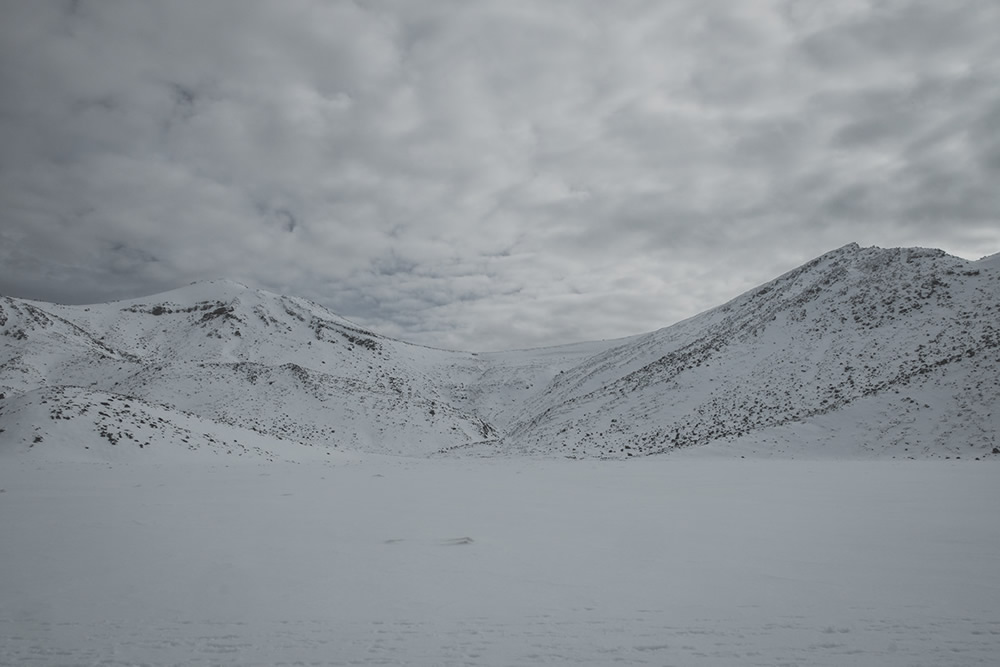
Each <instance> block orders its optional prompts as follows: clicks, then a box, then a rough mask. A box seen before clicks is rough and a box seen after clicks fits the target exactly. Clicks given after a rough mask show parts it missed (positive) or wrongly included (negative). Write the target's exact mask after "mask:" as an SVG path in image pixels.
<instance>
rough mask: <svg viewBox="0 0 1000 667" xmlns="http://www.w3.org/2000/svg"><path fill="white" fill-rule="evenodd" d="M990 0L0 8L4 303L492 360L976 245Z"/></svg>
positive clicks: (444, 0)
mask: <svg viewBox="0 0 1000 667" xmlns="http://www.w3.org/2000/svg"><path fill="white" fill-rule="evenodd" d="M997 35H1000V3H998V2H996V0H947V1H941V0H928V1H926V2H921V1H916V0H830V1H829V2H827V1H824V2H816V1H815V0H655V1H649V2H642V1H630V0H623V1H616V2H607V1H606V0H591V1H584V0H549V1H546V2H542V1H540V0H531V1H523V2H522V1H519V0H482V1H460V0H419V1H414V0H398V1H388V0H387V1H385V2H381V1H376V0H371V1H367V0H357V1H355V2H347V1H343V2H341V1H329V2H327V1H320V0H280V1H278V0H273V1H270V2H263V1H261V2H252V1H250V0H231V1H225V0H214V1H212V2H204V1H203V0H170V1H169V2H153V1H149V2H137V1H133V0H121V1H118V0H99V1H98V0H77V1H68V0H67V1H55V0H52V1H47V0H38V1H32V2H26V1H24V0H0V293H2V294H7V295H11V296H20V297H27V298H35V299H44V300H50V301H60V302H64V303H87V302H97V301H106V300H111V299H117V298H124V297H134V296H141V295H147V294H150V293H153V292H157V291H162V290H165V289H171V288H174V287H178V286H180V285H184V284H187V283H190V282H192V281H195V280H204V279H210V278H223V277H224V278H232V279H234V280H238V281H241V282H244V283H247V284H249V285H252V286H255V287H261V288H264V289H269V290H272V291H277V292H282V293H285V294H293V295H298V296H304V297H307V298H310V299H313V300H315V301H318V302H320V303H322V304H324V305H326V306H328V307H330V308H332V309H333V310H335V311H337V312H338V313H340V314H341V315H344V316H345V317H349V318H351V319H353V320H355V321H356V322H358V323H361V324H363V325H366V326H369V327H372V328H374V329H375V330H377V331H379V332H382V333H385V334H388V335H392V336H396V337H400V338H403V339H404V340H410V341H413V342H419V343H424V344H429V345H434V346H438V347H449V348H458V349H473V350H489V349H500V348H513V347H528V346H538V345H547V344H557V343H561V342H569V341H577V340H590V339H599V338H612V337H617V336H624V335H628V334H633V333H639V332H644V331H649V330H653V329H656V328H659V327H662V326H666V325H668V324H671V323H673V322H676V321H677V320H679V319H682V318H685V317H688V316H690V315H693V314H696V313H697V312H700V311H702V310H704V309H706V308H709V307H712V306H714V305H717V304H719V303H721V302H723V301H725V300H727V299H729V298H731V297H733V296H735V295H737V294H739V293H741V292H743V291H745V290H746V289H749V288H751V287H753V286H755V285H757V284H759V283H762V282H765V281H767V280H770V279H771V278H774V277H776V276H777V275H778V274H780V273H782V272H784V271H787V270H789V269H791V268H794V267H795V266H797V265H799V264H801V263H803V262H805V261H807V260H809V259H811V258H812V257H815V256H817V255H819V254H822V253H823V252H826V251H828V250H831V249H834V248H836V247H839V246H841V245H844V244H845V243H849V242H851V241H857V242H859V243H861V244H862V245H880V246H911V245H916V246H929V247H938V248H943V249H944V250H946V251H948V252H950V253H952V254H956V255H960V256H963V257H967V258H970V259H977V258H979V257H981V256H983V255H987V254H992V253H995V252H997V251H1000V39H998V38H997Z"/></svg>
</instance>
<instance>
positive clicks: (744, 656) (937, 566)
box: [0, 455, 1000, 667]
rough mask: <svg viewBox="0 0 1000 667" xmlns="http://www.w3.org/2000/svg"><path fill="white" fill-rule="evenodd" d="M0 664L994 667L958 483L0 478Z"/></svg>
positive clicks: (641, 474) (969, 465)
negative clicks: (850, 666)
mask: <svg viewBox="0 0 1000 667" xmlns="http://www.w3.org/2000/svg"><path fill="white" fill-rule="evenodd" d="M0 489H2V491H3V492H2V493H0V529H2V531H3V535H4V539H3V540H0V563H3V568H2V570H0V664H3V665H12V666H13V665H18V666H22V665H45V666H52V665H149V666H151V667H159V666H161V665H178V664H184V665H205V666H208V665H241V666H248V665H298V664H304V665H386V664H407V665H529V664H545V665H610V664H633V665H706V666H711V667H720V666H722V667H724V666H727V665H728V666H733V667H737V666H738V667H746V666H753V665H760V666H767V667H772V666H773V665H800V666H803V667H806V666H813V665H815V666H819V665H878V666H880V667H894V666H899V667H903V666H906V667H915V666H925V667H941V666H943V665H947V666H953V667H958V666H964V665H995V664H996V660H997V656H998V655H1000V574H998V573H1000V522H998V521H997V520H996V508H997V506H998V504H1000V486H998V485H997V484H996V470H995V469H994V464H989V463H983V462H979V463H977V462H974V461H964V460H963V461H937V462H932V461H863V462H859V461H788V460H751V459H746V460H741V459H735V460H733V459H729V460H719V459H717V458H713V457H694V456H685V457H653V458H647V459H644V460H642V461H639V462H636V461H628V462H608V461H593V460H591V461H567V460H553V459H546V460H540V459H530V458H524V459H515V458H511V459H491V460H471V459H445V460H428V459H406V458H400V457H396V458H388V457H378V456H374V455H364V456H360V457H359V456H346V455H345V456H341V457H338V458H336V459H335V460H333V461H331V462H314V463H312V464H310V465H305V464H293V463H281V462H275V463H266V462H262V461H260V460H251V459H246V458H244V459H238V460H233V461H229V460H228V459H224V460H222V461H220V460H216V461H214V462H211V461H210V462H203V463H202V464H201V465H190V459H189V460H188V462H187V463H160V464H153V465H151V464H147V463H143V462H136V461H131V462H127V463H122V462H116V463H111V464H107V463H100V464H98V463H93V464H81V463H73V464H66V463H51V462H38V461H36V460H34V459H30V458H25V457H19V458H17V459H9V460H6V461H4V465H3V466H2V467H0Z"/></svg>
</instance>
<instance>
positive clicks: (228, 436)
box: [0, 244, 1000, 460]
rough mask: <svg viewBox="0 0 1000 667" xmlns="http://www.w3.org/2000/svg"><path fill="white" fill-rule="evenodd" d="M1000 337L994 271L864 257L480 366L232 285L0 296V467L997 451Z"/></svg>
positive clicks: (996, 260) (853, 254) (929, 253)
mask: <svg viewBox="0 0 1000 667" xmlns="http://www.w3.org/2000/svg"><path fill="white" fill-rule="evenodd" d="M998 326H1000V255H994V256H992V257H988V258H984V259H982V260H979V261H976V262H970V261H966V260H963V259H960V258H957V257H952V256H949V255H946V254H945V253H943V252H941V251H939V250H927V249H919V248H896V249H881V248H860V247H859V246H857V245H856V244H851V245H848V246H844V247H843V248H840V249H838V250H835V251H833V252H830V253H827V254H825V255H823V256H821V257H819V258H817V259H815V260H813V261H811V262H809V263H807V264H805V265H804V266H802V267H800V268H798V269H796V270H794V271H791V272H789V273H787V274H785V275H783V276H780V277H779V278H777V279H775V280H773V281H771V282H769V283H767V284H765V285H762V286H761V287H758V288H756V289H754V290H751V291H749V292H747V293H746V294H744V295H742V296H740V297H737V298H736V299H734V300H732V301H730V302H729V303H726V304H724V305H722V306H719V307H717V308H714V309H712V310H709V311H707V312H705V313H702V314H701V315H698V316H696V317H693V318H691V319H689V320H686V321H684V322H680V323H678V324H675V325H673V326H670V327H667V328H664V329H660V330H658V331H655V332H651V333H649V334H645V335H640V336H635V337H631V338H628V339H622V340H618V341H601V342H593V343H584V344H577V345H567V346H561V347H554V348H544V349H537V350H520V351H510V352H500V353H487V354H476V353H469V352H455V351H447V350H439V349H433V348H428V347H422V346H417V345H412V344H409V343H405V342H402V341H398V340H394V339H391V338H387V337H385V336H381V335H379V334H377V333H374V332H372V331H368V330H366V329H364V328H363V327H360V326H357V325H356V324H354V323H352V322H350V321H349V320H346V319H344V318H342V317H340V316H338V315H336V314H335V313H332V312H330V311H329V310H327V309H325V308H323V307H322V306H319V305H317V304H315V303H311V302H309V301H306V300H304V299H299V298H294V297H288V296H282V295H278V294H273V293H270V292H266V291H263V290H255V289H251V288H249V287H247V286H245V285H241V284H239V283H234V282H231V281H213V282H207V283H195V284H192V285H189V286H187V287H183V288H180V289H177V290H173V291H170V292H165V293H163V294H158V295H155V296H150V297H146V298H143V299H133V300H127V301H118V302H114V303H108V304H96V305H90V306H65V305H56V304H48V303H41V302H36V301H27V300H23V299H16V298H11V297H0V429H3V430H2V431H0V452H3V451H17V452H24V451H31V452H35V453H38V452H58V454H53V455H58V456H60V457H66V456H83V457H84V458H93V457H96V458H101V457H104V458H106V457H108V456H116V457H120V456H141V457H144V458H149V457H154V456H160V455H162V454H163V453H164V452H170V455H176V454H178V453H179V452H180V453H183V455H184V456H187V455H189V453H190V452H200V453H202V454H205V453H207V454H210V455H212V456H256V457H263V458H265V459H274V458H291V459H295V460H298V459H301V458H302V457H303V456H306V457H307V456H313V455H321V456H329V455H331V453H332V454H334V455H336V453H337V452H338V451H340V452H343V451H365V452H375V453H383V454H404V455H416V456H425V455H433V454H439V455H440V454H450V455H462V454H465V455H489V456H495V455H521V454H528V455H543V456H566V457H599V458H628V457H635V456H643V455H649V454H657V453H664V452H668V451H673V450H689V449H690V448H693V447H698V448H699V451H706V452H707V451H715V452H721V453H726V454H740V455H748V454H750V455H774V454H779V455H780V454H783V455H803V454H807V455H811V456H824V455H830V456H849V457H857V456H876V457H900V458H902V457H920V458H925V457H956V458H957V457H962V458H969V457H983V456H992V455H994V451H995V448H997V447H998V445H1000V442H997V431H998V426H1000V372H998V371H1000V332H998Z"/></svg>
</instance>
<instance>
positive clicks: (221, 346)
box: [0, 281, 603, 455]
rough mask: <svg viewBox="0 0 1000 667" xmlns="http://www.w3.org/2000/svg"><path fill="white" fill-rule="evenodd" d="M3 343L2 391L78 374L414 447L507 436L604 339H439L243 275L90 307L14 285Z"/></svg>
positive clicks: (313, 432) (376, 443)
mask: <svg viewBox="0 0 1000 667" xmlns="http://www.w3.org/2000/svg"><path fill="white" fill-rule="evenodd" d="M0 342H2V348H0V350H2V351H0V399H4V396H6V397H7V399H12V398H13V397H16V396H20V395H24V394H30V393H31V392H33V391H36V390H40V389H44V388H53V387H79V388H84V389H86V390H87V391H89V392H98V394H100V392H104V393H107V394H113V395H116V396H121V397H125V398H128V399H134V400H142V401H148V402H151V403H155V404H158V405H163V406H166V407H167V408H169V409H170V410H174V411H176V412H177V414H191V415H196V416H198V417H201V418H203V419H207V420H210V421H211V422H213V423H216V424H220V425H224V426H227V427H237V428H248V429H252V430H253V431H254V432H257V433H260V434H264V435H269V436H275V437H278V438H284V439H292V440H295V441H298V442H303V443H309V444H317V445H321V446H324V447H332V448H339V449H352V450H362V451H369V452H378V453H391V454H410V455H420V454H428V453H431V452H435V451H438V450H440V449H447V448H454V447H461V446H465V445H468V444H470V443H475V442H482V441H486V442H495V441H496V440H497V437H498V435H499V432H498V428H497V427H496V426H494V425H493V424H492V423H491V421H494V420H499V422H500V424H501V426H503V425H505V424H506V422H507V421H508V420H509V419H510V413H512V412H516V410H517V408H518V406H519V405H520V404H521V403H522V400H521V397H522V396H523V395H525V394H526V393H530V392H531V391H533V390H534V387H535V386H536V385H537V386H544V385H545V383H547V382H548V381H549V379H551V377H552V376H553V375H554V374H555V373H556V372H558V371H557V370H555V369H554V366H558V367H559V368H560V369H562V368H569V367H571V366H572V365H573V364H574V363H576V361H578V360H579V359H580V358H583V357H585V356H589V355H590V354H592V353H593V352H594V351H596V350H599V349H602V346H603V344H596V345H595V344H590V345H585V346H568V347H567V349H566V351H565V352H558V350H559V349H558V348H557V349H556V353H553V352H552V351H545V352H542V353H538V352H535V351H526V352H513V353H505V354H503V355H499V356H498V355H482V356H480V355H476V354H471V353H464V352H452V351H446V350H436V349H432V348H427V347H421V346H416V345H411V344H408V343H403V342H401V341H397V340H393V339H390V338H386V337H384V336H380V335H378V334H375V333H373V332H371V331H367V330H365V329H363V328H361V327H359V326H357V325H355V324H353V323H352V322H350V321H348V320H345V319H344V318H341V317H339V316H337V315H336V314H334V313H332V312H330V311H329V310H327V309H325V308H323V307H322V306H319V305H317V304H314V303H311V302H308V301H306V300H304V299H298V298H294V297H286V296H281V295H277V294H272V293H269V292H265V291H262V290H253V289H250V288H248V287H246V286H244V285H240V284H238V283H234V282H231V281H215V282H210V283H196V284H193V285H190V286H187V287H184V288H181V289H178V290H173V291H170V292H166V293H163V294H158V295H154V296H152V297H148V298H144V299H134V300H129V301H120V302H115V303H110V304H96V305H91V306H63V305H56V304H45V303H39V302H30V301H25V300H20V299H13V298H9V297H4V298H3V299H2V301H0ZM498 359H500V361H499V363H498V361H497V360H498ZM498 369H499V371H498ZM484 389H485V391H484ZM75 400H76V401H77V402H81V401H82V402H86V401H87V400H88V399H87V398H86V395H79V394H78V395H76V398H75ZM102 400H103V399H102ZM99 403H100V401H99V400H97V399H96V398H94V399H93V400H91V407H92V408H93V409H94V410H95V411H98V410H99ZM3 413H4V408H3V406H0V428H2V427H3V423H2V420H3ZM481 414H482V415H486V416H487V418H483V417H481V416H480V415H481ZM0 437H3V436H2V434H0ZM25 437H27V436H25ZM7 438H10V435H9V434H8V436H7ZM21 444H24V443H21Z"/></svg>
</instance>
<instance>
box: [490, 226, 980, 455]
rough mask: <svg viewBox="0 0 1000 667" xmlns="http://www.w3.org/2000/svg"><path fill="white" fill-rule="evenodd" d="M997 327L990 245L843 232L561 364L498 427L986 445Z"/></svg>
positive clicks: (834, 445)
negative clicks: (765, 276) (827, 246)
mask: <svg viewBox="0 0 1000 667" xmlns="http://www.w3.org/2000/svg"><path fill="white" fill-rule="evenodd" d="M998 328H1000V255H994V256H992V257H989V258H985V259H983V260H980V261H978V262H969V261H966V260H963V259H959V258H956V257H951V256H948V255H946V254H945V253H944V252H942V251H939V250H926V249H919V248H896V249H881V248H865V249H862V248H860V247H858V246H857V245H856V244H850V245H847V246H844V247H843V248H840V249H838V250H835V251H833V252H830V253H827V254H825V255H823V256H821V257H818V258H817V259H815V260H813V261H811V262H809V263H807V264H805V265H804V266H802V267H800V268H798V269H796V270H794V271H791V272H789V273H786V274H785V275H783V276H780V277H779V278H777V279H776V280H773V281H771V282H769V283H767V284H765V285H762V286H761V287H758V288H756V289H754V290H751V291H749V292H747V293H746V294H743V295H742V296H740V297H738V298H736V299H734V300H732V301H730V302H729V303H726V304H724V305H722V306H720V307H718V308H714V309H712V310H709V311H707V312H705V313H702V314H701V315H698V316H696V317H693V318H691V319H689V320H686V321H684V322H681V323H679V324H676V325H674V326H672V327H667V328H665V329H661V330H659V331H655V332H653V333H650V334H647V335H645V336H640V337H638V338H637V339H634V340H630V341H627V342H625V343H624V344H622V345H619V346H616V347H613V348H612V349H609V350H607V351H605V352H603V353H601V354H599V355H597V356H595V357H593V358H591V359H588V360H586V361H585V362H583V363H582V364H580V365H578V366H577V367H576V368H574V369H572V370H570V371H568V372H566V373H563V374H560V375H559V376H558V377H557V378H556V379H555V380H554V381H553V382H552V384H551V385H550V386H549V387H548V388H547V390H546V391H545V392H544V393H543V394H542V395H539V396H537V397H533V398H531V399H529V402H528V405H527V406H526V410H525V414H526V415H530V416H528V417H527V418H526V419H524V420H522V421H520V422H519V423H517V424H515V425H514V426H513V427H512V428H511V430H510V432H509V434H508V437H507V438H506V443H507V446H508V447H510V448H511V449H513V450H515V451H518V452H523V453H551V452H564V453H566V454H567V455H570V456H600V457H612V458H618V457H628V456H637V455H645V454H652V453H661V452H665V451H668V450H671V449H679V448H687V447H692V446H700V445H708V444H713V445H714V446H715V447H716V448H717V449H718V448H722V449H729V450H733V451H745V452H746V453H758V452H761V451H767V452H768V453H776V452H781V451H786V450H787V451H796V450H798V451H801V450H802V449H803V448H806V449H808V450H810V453H811V454H813V455H822V454H823V453H828V454H830V455H848V456H896V457H928V456H954V457H962V456H965V457H969V456H982V455H984V454H992V453H993V451H994V448H995V447H996V446H997V445H1000V442H998V438H997V432H998V430H1000V429H998V427H1000V330H998ZM734 448H735V449H734Z"/></svg>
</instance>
